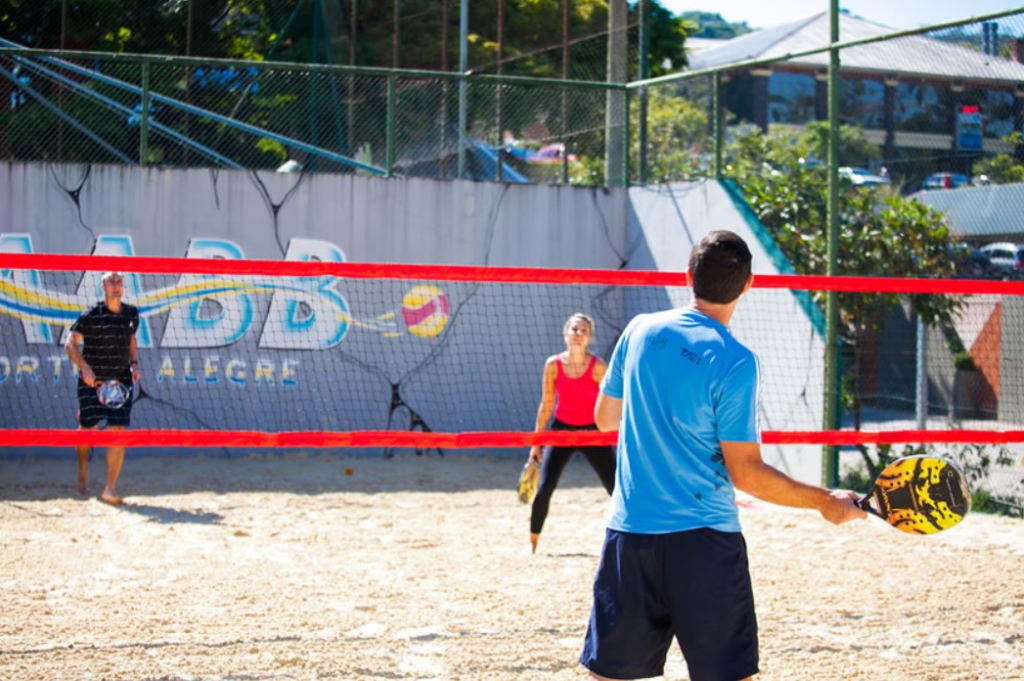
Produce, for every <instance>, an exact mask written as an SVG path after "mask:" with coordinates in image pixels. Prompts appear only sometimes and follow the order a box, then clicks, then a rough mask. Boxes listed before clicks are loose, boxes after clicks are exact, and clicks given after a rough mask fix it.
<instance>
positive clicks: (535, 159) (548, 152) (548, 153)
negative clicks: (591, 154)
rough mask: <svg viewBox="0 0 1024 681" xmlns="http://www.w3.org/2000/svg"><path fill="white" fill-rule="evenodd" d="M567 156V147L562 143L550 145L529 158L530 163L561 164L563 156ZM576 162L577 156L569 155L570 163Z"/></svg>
mask: <svg viewBox="0 0 1024 681" xmlns="http://www.w3.org/2000/svg"><path fill="white" fill-rule="evenodd" d="M563 154H565V145H564V144H561V143H555V144H549V145H547V146H546V147H541V148H540V149H538V150H537V153H536V154H534V155H533V156H532V157H527V159H526V160H527V161H529V162H530V163H561V162H562V155H563ZM575 160H576V154H569V162H570V163H572V162H573V161H575Z"/></svg>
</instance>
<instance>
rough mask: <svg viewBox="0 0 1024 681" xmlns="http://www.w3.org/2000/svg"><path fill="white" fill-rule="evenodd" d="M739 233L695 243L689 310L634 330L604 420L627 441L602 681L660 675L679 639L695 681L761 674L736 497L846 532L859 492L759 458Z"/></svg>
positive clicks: (599, 634)
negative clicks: (739, 335) (735, 327)
mask: <svg viewBox="0 0 1024 681" xmlns="http://www.w3.org/2000/svg"><path fill="white" fill-rule="evenodd" d="M751 260H752V258H751V255H750V250H749V249H748V248H747V245H746V243H744V241H743V240H742V239H741V238H740V237H739V236H737V235H736V234H733V233H732V232H726V231H718V232H711V233H710V234H708V235H707V236H706V237H704V238H703V239H702V240H701V241H700V242H699V243H698V244H697V245H695V246H694V247H693V251H692V252H691V254H690V262H689V270H690V280H691V284H692V287H693V296H694V297H693V301H692V303H691V304H690V306H689V307H686V308H681V309H675V310H668V311H665V312H658V313H655V314H646V315H640V316H638V317H636V318H635V319H633V321H632V322H630V323H629V325H628V326H627V327H626V330H625V331H624V332H623V334H622V337H621V338H620V339H619V342H618V344H617V345H616V348H615V352H614V353H613V355H612V359H611V362H610V363H609V367H608V370H607V372H606V374H605V377H604V380H603V381H602V384H601V394H600V395H599V396H598V400H597V406H596V408H595V414H594V416H595V420H596V422H597V425H598V428H600V429H601V430H605V431H609V430H616V429H618V431H619V449H618V464H617V469H616V479H615V491H614V493H613V494H612V508H611V516H610V520H609V523H608V531H607V536H606V537H605V545H604V549H603V551H602V555H601V564H600V566H599V567H598V572H597V576H596V577H595V580H594V607H593V611H592V614H591V619H590V626H589V627H588V630H587V638H586V642H585V645H584V650H583V654H582V656H581V657H580V662H581V664H583V665H584V666H585V667H587V669H589V670H590V674H591V677H593V678H595V679H639V678H648V677H652V676H661V675H662V672H663V668H664V664H665V656H666V654H667V652H668V648H669V645H670V644H671V642H672V636H673V635H674V636H675V637H676V639H677V640H678V641H679V646H680V648H681V649H682V651H683V655H684V657H685V658H686V662H687V666H688V668H689V673H690V679H691V681H741V680H743V679H750V678H751V677H752V676H753V675H754V674H756V673H757V671H758V644H757V619H756V616H755V613H754V598H753V592H752V590H751V586H750V575H749V571H748V567H747V554H746V543H745V542H744V540H743V535H742V534H741V533H740V525H739V517H738V512H737V509H736V504H735V492H734V488H738V489H741V490H743V491H745V492H747V493H749V494H752V495H754V496H755V497H758V498H760V499H763V500H765V501H769V502H772V503H777V504H781V505H785V506H795V507H800V508H813V509H817V510H818V511H819V512H820V513H821V514H822V516H824V517H825V519H826V520H828V521H830V522H833V523H836V524H839V523H843V522H846V521H848V520H852V519H854V518H863V517H865V514H864V512H863V511H861V510H860V509H858V508H857V507H856V506H855V505H854V501H855V500H856V499H857V497H858V495H857V494H856V493H854V492H849V491H830V490H826V489H823V488H820V487H815V486H813V485H806V484H803V483H800V482H797V481H795V480H793V479H791V478H789V477H788V476H786V475H784V474H783V473H781V472H779V471H777V470H776V469H774V468H772V467H771V466H768V465H767V464H765V463H764V462H763V461H762V459H761V448H760V442H761V429H760V422H759V417H758V414H759V400H760V369H759V366H758V359H757V356H756V355H755V354H754V353H753V352H751V351H750V350H749V349H748V348H746V347H745V346H744V345H743V344H741V343H740V342H739V341H737V340H736V339H735V338H733V337H732V335H731V334H730V333H729V330H728V324H729V320H730V319H731V318H732V315H733V312H734V311H735V309H736V305H737V303H738V302H739V298H740V296H741V295H742V294H743V293H746V292H747V291H748V290H749V289H750V285H751V283H752V281H753V276H752V275H751Z"/></svg>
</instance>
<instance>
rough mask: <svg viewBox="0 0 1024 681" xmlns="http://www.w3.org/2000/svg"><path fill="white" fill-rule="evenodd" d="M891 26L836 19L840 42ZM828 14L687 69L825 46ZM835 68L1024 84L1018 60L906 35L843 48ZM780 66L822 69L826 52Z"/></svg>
mask: <svg viewBox="0 0 1024 681" xmlns="http://www.w3.org/2000/svg"><path fill="white" fill-rule="evenodd" d="M895 31H896V29H893V28H890V27H888V26H883V25H882V24H876V23H874V22H871V21H867V20H866V19H862V18H860V17H856V16H852V15H850V14H845V13H844V14H841V15H840V17H839V38H840V41H842V42H848V41H852V40H860V39H865V38H874V37H877V36H881V35H886V34H888V33H894V32H895ZM829 34H830V31H829V15H828V12H820V13H818V14H814V15H812V16H809V17H807V18H805V19H801V20H799V21H793V22H789V23H786V24H781V25H779V26H773V27H771V28H766V29H763V30H760V31H755V32H753V33H748V34H746V35H742V36H739V37H738V38H733V39H732V40H728V41H726V42H725V43H723V44H722V45H719V46H718V47H712V48H709V49H706V50H701V51H700V52H697V53H695V54H692V55H691V56H690V68H691V69H703V68H712V67H716V66H726V65H728V64H733V63H736V62H740V61H745V60H751V59H771V58H778V57H784V56H785V55H787V54H793V53H795V52H802V51H805V50H812V49H814V48H817V47H824V46H826V45H828V44H829ZM840 62H841V66H840V68H841V69H842V70H849V71H862V72H863V71H866V72H877V73H879V74H891V75H901V76H910V77H923V78H938V79H943V80H963V81H988V82H998V83H1006V84H1019V83H1024V64H1019V63H1017V62H1015V61H1011V60H1008V59H1002V58H999V57H993V56H990V55H986V54H983V53H981V52H979V51H977V50H973V49H971V48H969V47H963V46H960V45H956V44H954V43H950V42H946V41H943V40H936V39H935V38H929V37H927V35H915V36H907V37H903V38H897V39H895V40H888V41H884V42H878V43H872V44H870V45H859V46H857V47H851V48H847V49H845V50H842V52H841V53H840ZM782 63H785V64H788V65H797V66H804V67H807V68H812V69H824V68H827V67H828V52H822V53H820V54H815V55H810V56H807V57H799V58H796V59H788V60H785V61H784V62H782Z"/></svg>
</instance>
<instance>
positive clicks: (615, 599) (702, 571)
mask: <svg viewBox="0 0 1024 681" xmlns="http://www.w3.org/2000/svg"><path fill="white" fill-rule="evenodd" d="M673 635H674V636H675V637H676V640H677V641H679V647H680V648H681V649H682V651H683V657H685V658H686V665H687V667H688V668H689V671H690V679H691V681H738V680H739V679H745V678H747V677H748V676H753V675H754V674H756V673H757V671H758V666H757V665H758V653H757V617H756V616H755V614H754V593H753V590H752V589H751V586H750V570H749V567H748V564H747V544H746V541H744V539H743V535H742V534H741V533H739V532H719V531H717V530H711V529H707V528H702V529H697V530H689V531H687V532H673V533H671V534H632V533H629V532H618V531H616V530H608V531H607V534H606V536H605V540H604V549H603V550H602V551H601V564H600V566H599V567H598V568H597V576H596V577H595V578H594V608H593V610H592V612H591V614H590V626H589V627H588V628H587V638H586V641H585V642H584V645H583V654H582V655H581V656H580V664H582V665H583V666H584V667H586V668H587V669H589V670H590V671H592V672H594V673H595V674H600V675H601V676H605V677H608V678H612V679H646V678H649V677H652V676H661V675H662V674H663V673H664V669H665V657H666V655H667V654H668V649H669V646H670V645H671V644H672V636H673Z"/></svg>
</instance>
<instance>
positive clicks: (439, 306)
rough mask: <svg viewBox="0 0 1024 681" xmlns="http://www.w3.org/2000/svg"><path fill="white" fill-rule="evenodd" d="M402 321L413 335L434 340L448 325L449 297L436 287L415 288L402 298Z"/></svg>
mask: <svg viewBox="0 0 1024 681" xmlns="http://www.w3.org/2000/svg"><path fill="white" fill-rule="evenodd" d="M402 320H403V321H404V322H405V326H406V327H407V328H408V329H409V333H411V334H412V335H414V336H419V337H420V338H433V337H434V336H436V335H437V334H439V333H441V332H442V331H444V326H445V324H447V323H448V296H446V295H445V294H444V291H442V290H441V289H439V288H437V287H436V286H429V285H427V284H420V285H419V286H413V287H412V288H411V289H409V290H408V291H406V292H405V296H404V297H403V298H402Z"/></svg>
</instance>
